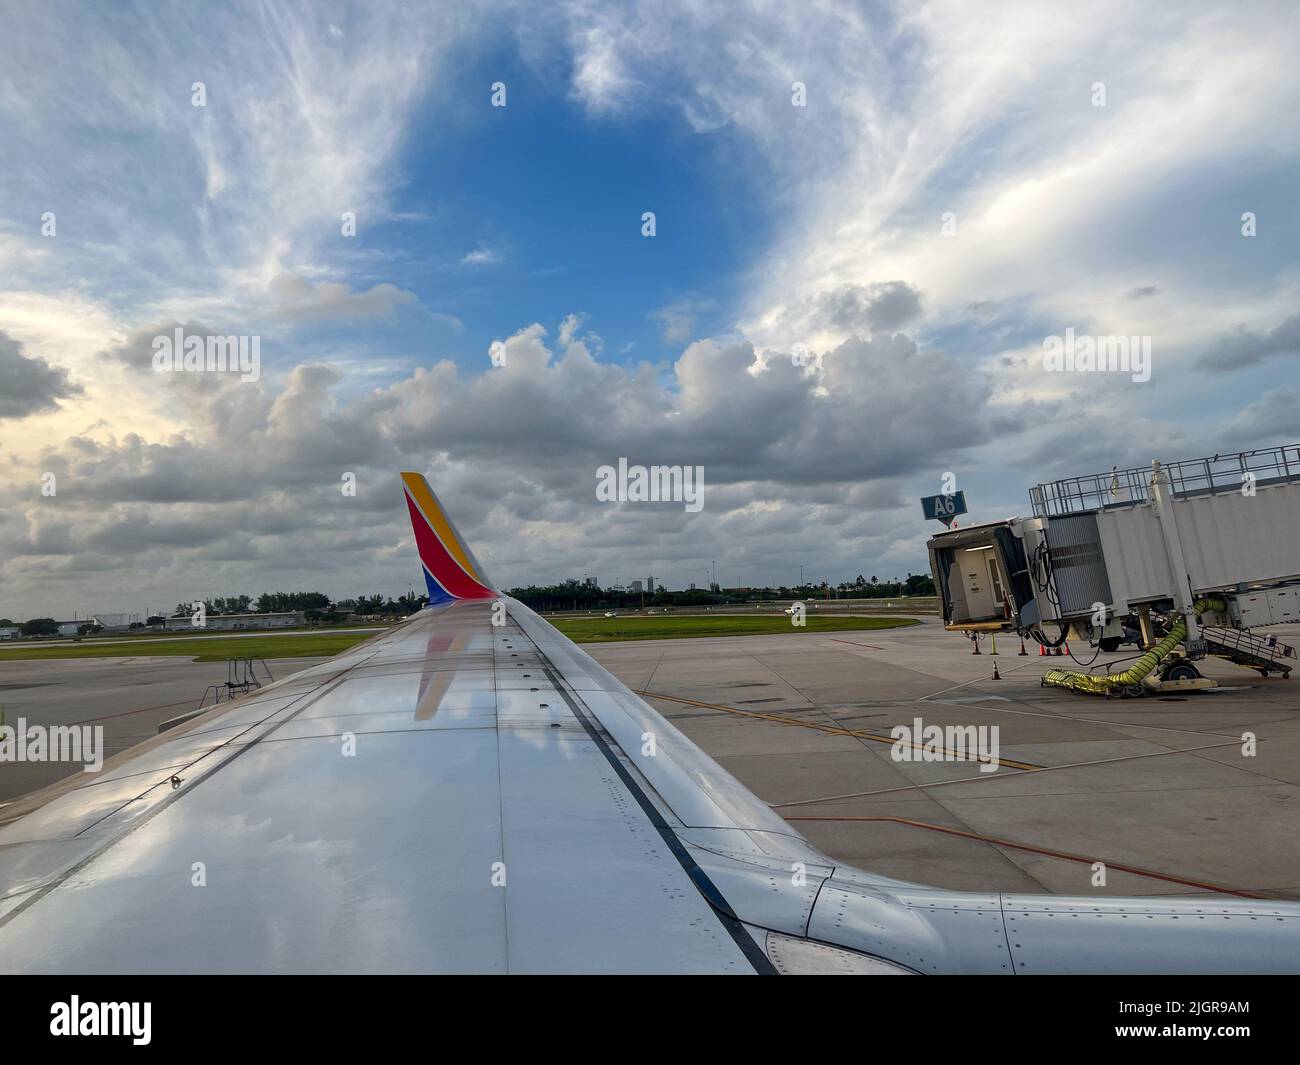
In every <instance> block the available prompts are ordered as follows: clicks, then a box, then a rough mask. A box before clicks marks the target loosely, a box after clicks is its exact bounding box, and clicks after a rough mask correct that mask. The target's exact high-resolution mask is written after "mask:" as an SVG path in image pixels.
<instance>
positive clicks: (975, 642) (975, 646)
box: [970, 636, 980, 655]
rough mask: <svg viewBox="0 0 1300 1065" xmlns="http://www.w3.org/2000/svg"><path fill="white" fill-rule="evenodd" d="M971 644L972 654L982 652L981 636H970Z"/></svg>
mask: <svg viewBox="0 0 1300 1065" xmlns="http://www.w3.org/2000/svg"><path fill="white" fill-rule="evenodd" d="M970 645H971V654H973V655H977V654H979V653H980V638H979V637H978V636H972V637H971V638H970Z"/></svg>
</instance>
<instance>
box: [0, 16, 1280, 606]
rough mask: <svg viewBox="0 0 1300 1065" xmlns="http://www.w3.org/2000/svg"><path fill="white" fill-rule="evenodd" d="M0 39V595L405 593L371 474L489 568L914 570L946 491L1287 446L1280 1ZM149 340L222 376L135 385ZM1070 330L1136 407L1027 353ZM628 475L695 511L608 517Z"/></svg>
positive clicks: (399, 537) (537, 575)
mask: <svg viewBox="0 0 1300 1065" xmlns="http://www.w3.org/2000/svg"><path fill="white" fill-rule="evenodd" d="M9 21H10V24H9V25H8V26H7V32H6V36H5V39H4V40H3V41H0V139H2V140H3V143H5V145H6V166H5V167H4V168H3V169H2V170H0V491H3V492H4V493H5V497H6V499H7V501H8V502H9V504H10V505H9V506H7V507H5V508H3V511H2V512H0V616H5V615H10V616H14V615H18V614H22V613H30V612H33V611H38V612H41V613H57V614H64V613H71V612H72V611H74V610H77V611H87V610H93V609H100V610H110V609H111V610H138V609H143V608H146V607H158V606H170V605H173V604H174V603H175V602H177V601H179V600H180V599H183V598H186V597H195V596H198V595H232V594H240V593H245V592H247V593H250V594H256V593H257V592H260V591H262V590H265V589H266V588H270V587H277V588H287V587H290V586H292V587H313V588H317V587H318V588H321V589H322V590H325V591H327V592H330V593H332V594H337V595H347V594H357V593H369V592H371V591H385V592H392V591H401V590H404V589H405V588H406V586H407V585H408V583H409V581H410V576H411V574H412V572H415V573H416V575H417V576H418V570H415V569H414V567H415V561H414V553H413V550H412V549H411V547H410V544H409V542H408V540H409V537H408V533H407V531H406V529H405V527H404V525H405V517H404V514H403V512H402V510H401V506H400V503H401V493H400V488H399V487H398V484H397V479H396V474H397V472H398V471H399V470H400V469H403V468H410V469H419V470H421V471H423V472H426V473H428V474H429V476H430V479H431V480H432V482H433V483H434V485H435V487H436V488H437V489H438V491H439V492H440V494H441V495H442V496H443V498H444V500H445V502H446V503H447V505H448V506H449V508H450V509H451V510H452V512H453V514H455V515H457V516H458V518H459V521H460V523H461V525H462V528H463V531H464V532H465V534H466V536H467V537H468V538H469V539H470V540H471V542H472V543H474V544H475V547H476V551H477V553H478V554H479V556H480V558H482V559H483V560H484V562H485V564H486V565H487V566H488V567H489V570H490V571H491V572H492V573H493V575H494V576H495V577H496V578H497V580H498V581H499V582H500V583H502V584H504V585H512V584H516V583H521V582H528V581H537V582H550V581H554V580H558V579H562V578H564V577H566V576H570V575H577V574H580V573H582V572H592V573H595V574H596V575H598V576H599V577H600V578H601V579H602V580H605V581H607V582H611V583H612V582H613V581H615V580H626V579H628V578H630V577H633V576H638V575H639V576H644V575H646V574H647V573H650V572H653V573H655V574H656V576H659V577H660V578H661V579H663V580H666V581H667V582H668V583H669V584H670V585H684V584H685V583H687V582H688V581H690V580H699V579H700V576H701V574H702V573H703V572H704V571H705V570H706V569H707V568H708V566H709V565H710V564H711V561H712V560H713V559H718V560H719V569H720V570H721V571H723V572H724V573H729V574H732V575H733V576H731V577H729V578H728V580H729V581H730V580H739V581H741V582H743V583H755V582H759V581H767V580H778V581H793V580H794V579H795V578H796V577H797V574H798V568H799V566H800V565H801V564H802V565H804V566H805V569H806V571H807V570H809V569H812V570H815V571H817V572H818V573H819V575H820V576H825V577H827V578H830V579H832V580H839V579H847V578H851V577H854V576H856V575H857V574H858V573H866V574H868V575H870V574H872V573H875V574H877V575H878V576H881V577H886V576H894V575H900V576H901V575H902V574H904V573H906V572H909V571H913V572H915V571H919V570H923V569H924V567H925V565H926V557H925V548H924V544H925V540H926V538H927V536H928V535H929V534H930V532H931V531H932V530H931V529H929V528H927V527H926V526H925V524H924V522H923V521H922V520H921V519H920V516H919V515H920V508H919V504H918V502H917V498H918V497H919V496H921V495H926V494H931V493H934V492H937V491H939V485H940V483H941V480H942V478H943V476H944V474H945V473H953V474H954V475H955V476H957V478H958V484H959V487H962V488H964V489H965V490H966V492H967V497H968V499H969V500H970V502H971V506H972V515H971V517H972V519H986V518H994V517H1002V516H1008V515H1011V514H1015V513H1018V512H1023V511H1024V510H1025V509H1026V506H1027V502H1026V490H1027V489H1028V487H1029V486H1030V485H1032V484H1034V483H1036V482H1038V481H1039V480H1043V479H1048V478H1051V477H1056V476H1066V475H1072V474H1081V473H1088V472H1093V471H1094V470H1096V469H1109V468H1110V467H1111V466H1112V465H1115V464H1120V465H1128V464H1145V463H1148V462H1149V461H1150V460H1151V459H1152V458H1154V457H1162V458H1166V459H1177V458H1187V457H1194V456H1198V455H1201V454H1205V453H1213V452H1215V451H1220V450H1225V449H1229V448H1240V447H1252V446H1268V445H1274V444H1283V443H1295V442H1296V440H1297V439H1300V421H1298V420H1297V418H1296V415H1295V410H1296V400H1297V398H1298V397H1297V392H1298V390H1297V388H1296V386H1295V385H1294V383H1293V379H1294V366H1295V358H1296V355H1297V353H1298V350H1297V349H1300V318H1298V317H1297V315H1298V314H1300V306H1297V293H1298V292H1300V268H1298V265H1297V261H1296V256H1295V248H1296V247H1297V236H1298V235H1300V203H1297V200H1296V197H1295V195H1294V188H1295V180H1294V176H1295V173H1296V166H1297V162H1298V161H1300V160H1297V155H1298V154H1300V129H1297V125H1300V120H1298V119H1297V115H1300V107H1298V106H1297V105H1298V104H1300V79H1297V78H1296V77H1295V75H1294V74H1293V73H1292V70H1291V67H1292V63H1291V57H1292V56H1293V55H1294V52H1295V48H1296V45H1297V44H1298V43H1300V27H1298V26H1297V21H1298V20H1297V16H1296V13H1295V11H1294V8H1293V6H1292V5H1289V4H1283V3H1256V4H1246V5H1240V6H1238V7H1235V8H1233V9H1232V10H1231V11H1227V10H1220V9H1219V8H1217V7H1216V6H1214V5H1209V4H1205V5H1199V4H1192V5H1186V6H1180V8H1179V9H1178V10H1177V11H1174V10H1168V11H1166V10H1156V11H1141V10H1135V9H1133V8H1132V7H1131V5H1127V4H1120V3H1105V2H1100V3H1093V4H1084V5H1072V6H1070V7H1069V8H1068V9H1067V8H1048V7H1045V6H1044V5H1040V4H1023V5H1022V4H998V5H992V6H989V7H980V6H978V5H970V4H962V3H956V2H952V3H949V2H943V0H929V2H924V3H920V2H918V3H895V4H870V5H868V4H856V3H825V4H815V5H812V6H810V7H806V8H805V7H801V8H800V9H799V10H795V9H793V8H790V9H787V8H785V7H782V6H780V5H773V4H768V3H753V4H738V5H734V6H728V7H727V8H725V9H723V8H720V7H719V6H717V5H711V4H705V3H691V2H688V0H681V2H674V3H666V4H664V3H650V2H646V3H634V2H629V3H623V4H596V3H588V2H586V0H567V2H565V3H562V4H559V5H551V4H548V5H536V4H530V3H523V2H517V3H508V4H504V5H501V4H488V3H484V4H457V5H451V4H446V3H420V4H411V5H396V4H377V5H364V6H363V5H353V4H343V3H318V4H311V5H302V4H279V5H273V6H268V5H254V4H216V5H206V6H204V7H202V8H199V7H194V6H190V5H182V4H161V5H160V4H152V3H151V4H138V5H136V4H126V3H124V4H120V5H113V6H112V7H108V8H105V7H102V6H100V5H89V4H75V3H63V4H54V5H47V6H43V7H39V8H37V7H27V8H22V9H20V10H18V11H16V12H15V13H14V14H13V16H12V17H11V19H10V20H9ZM196 82H202V83H203V86H204V92H205V100H204V106H202V107H195V106H194V101H193V99H192V86H193V85H194V83H196ZM496 82H503V83H504V84H505V86H506V93H507V103H506V106H505V107H493V106H492V105H491V95H492V85H493V84H494V83H496ZM1098 85H1101V86H1103V87H1104V101H1103V102H1102V103H1101V104H1100V105H1099V104H1098V93H1097V87H1098ZM798 86H802V87H803V89H802V92H803V96H804V104H805V105H804V106H796V105H795V99H796V89H797V87H798ZM345 211H352V212H355V213H356V218H357V235H356V236H355V237H346V236H344V235H342V233H341V232H340V222H341V215H342V213H343V212H345ZM645 211H653V212H655V215H656V222H657V233H656V235H655V236H654V237H653V238H646V237H643V236H642V235H641V216H642V213H643V212H645ZM47 213H49V214H52V215H53V216H54V217H55V218H56V219H57V226H56V230H57V231H56V232H54V233H46V232H43V219H44V218H45V217H46V215H47ZM1247 213H1250V214H1253V216H1254V218H1255V232H1254V235H1253V236H1248V235H1245V234H1244V233H1243V216H1244V215H1245V214H1247ZM948 218H952V219H954V220H955V228H953V229H951V230H949V229H945V227H944V221H945V219H948ZM178 323H180V324H183V325H184V326H185V327H186V328H187V329H190V330H192V331H197V332H207V333H213V334H236V335H256V336H258V337H260V338H261V342H262V355H263V366H262V375H261V377H260V379H259V380H257V381H253V382H245V383H237V382H232V381H230V380H227V379H216V378H212V377H203V376H202V375H200V376H198V377H191V376H189V375H183V374H181V375H161V376H160V375H159V374H157V373H156V372H154V371H153V369H152V367H151V365H150V362H149V353H150V345H151V342H152V340H153V338H154V337H156V336H158V335H160V334H165V333H166V332H167V331H168V330H170V329H172V328H174V327H175V325H176V324H178ZM1071 328H1072V329H1074V330H1075V331H1076V332H1079V333H1089V334H1092V335H1096V336H1107V335H1124V336H1144V337H1149V338H1150V341H1151V347H1152V351H1153V357H1152V373H1151V380H1150V381H1149V382H1146V383H1136V382H1134V381H1133V380H1132V379H1131V378H1130V377H1129V376H1126V375H1124V374H1097V375H1082V376H1080V375H1070V374H1060V373H1051V372H1047V371H1046V370H1045V369H1044V365H1043V362H1042V358H1041V355H1042V351H1043V345H1044V342H1045V339H1046V338H1048V337H1051V336H1053V335H1063V334H1064V333H1065V332H1066V330H1067V329H1071ZM797 346H802V349H806V350H807V351H808V352H809V353H810V354H811V356H812V360H811V365H808V366H806V367H798V366H795V365H794V363H793V361H792V359H791V353H792V352H793V351H795V350H796V348H797ZM494 350H495V351H497V352H498V353H504V355H505V359H504V364H503V365H494V363H493V361H492V358H491V353H492V352H493V351H494ZM619 457H626V458H628V459H629V461H631V462H633V463H643V464H647V465H650V464H655V463H687V464H691V465H697V464H698V465H702V466H703V467H704V469H705V482H706V484H707V486H708V489H707V496H706V500H707V502H706V505H705V507H704V509H703V510H702V511H701V512H699V513H698V514H691V513H686V512H684V511H683V510H682V508H681V507H673V506H662V505H654V506H646V505H642V506H636V505H632V504H623V505H608V504H601V503H599V502H598V501H597V500H596V499H595V497H594V491H593V483H594V478H595V470H596V469H597V468H598V467H599V466H600V465H603V464H605V463H612V462H616V461H617V459H618V458H619ZM347 472H352V473H355V474H356V475H357V480H358V485H359V491H358V494H357V496H356V497H355V498H350V499H348V498H344V497H341V496H340V494H339V491H338V488H337V485H338V483H339V480H340V477H341V475H342V474H343V473H347ZM46 473H53V474H55V475H56V477H57V480H58V484H59V486H60V488H59V491H58V493H57V495H55V496H52V497H50V496H43V495H41V493H40V485H41V483H42V480H41V479H42V476H43V475H44V474H46Z"/></svg>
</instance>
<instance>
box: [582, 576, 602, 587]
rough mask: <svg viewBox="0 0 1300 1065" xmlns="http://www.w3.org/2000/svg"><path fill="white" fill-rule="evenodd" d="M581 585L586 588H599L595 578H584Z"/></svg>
mask: <svg viewBox="0 0 1300 1065" xmlns="http://www.w3.org/2000/svg"><path fill="white" fill-rule="evenodd" d="M582 583H583V584H585V585H586V586H587V587H588V588H599V587H600V585H599V584H598V583H597V581H596V578H595V577H585V578H584V579H583V582H582Z"/></svg>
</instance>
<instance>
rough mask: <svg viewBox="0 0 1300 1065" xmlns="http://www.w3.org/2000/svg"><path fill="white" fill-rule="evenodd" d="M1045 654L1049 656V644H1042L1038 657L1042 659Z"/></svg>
mask: <svg viewBox="0 0 1300 1065" xmlns="http://www.w3.org/2000/svg"><path fill="white" fill-rule="evenodd" d="M1045 654H1047V644H1045V643H1040V644H1039V645H1038V657H1039V658H1042V657H1043V656H1044V655H1045Z"/></svg>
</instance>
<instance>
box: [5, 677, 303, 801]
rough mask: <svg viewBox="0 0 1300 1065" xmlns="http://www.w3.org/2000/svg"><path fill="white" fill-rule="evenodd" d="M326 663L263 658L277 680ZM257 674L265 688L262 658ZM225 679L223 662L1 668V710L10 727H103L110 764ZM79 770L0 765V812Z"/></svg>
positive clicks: (49, 764)
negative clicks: (23, 723) (21, 724)
mask: <svg viewBox="0 0 1300 1065" xmlns="http://www.w3.org/2000/svg"><path fill="white" fill-rule="evenodd" d="M323 661H326V660H325V659H323V658H284V659H272V658H268V659H267V660H266V666H267V668H268V669H269V670H270V671H271V676H272V677H273V678H274V679H275V680H279V679H280V678H281V677H286V676H288V675H290V674H291V673H296V672H297V671H298V670H300V669H306V668H307V667H308V666H314V665H316V664H317V663H319V662H323ZM256 668H257V673H258V676H259V677H260V678H262V680H263V682H265V677H264V675H263V673H262V663H261V660H259V661H258V665H257V667H256ZM226 678H227V665H226V663H225V662H195V661H193V660H191V659H188V658H181V657H167V656H164V655H153V656H149V657H144V656H139V657H134V658H49V659H42V660H38V661H32V662H0V709H2V710H3V711H4V717H5V722H6V723H7V724H9V725H14V724H16V722H17V721H18V719H19V718H20V717H21V718H23V719H25V720H26V722H27V724H29V725H100V726H102V727H103V729H104V733H103V736H104V750H103V752H102V753H103V757H104V758H111V757H112V756H113V755H115V754H120V753H121V752H122V751H124V750H126V749H127V748H128V747H134V746H135V745H136V744H137V743H142V742H143V741H144V740H147V739H150V738H152V737H154V736H156V735H158V725H159V723H160V722H163V721H166V720H167V719H168V718H170V717H175V716H176V715H177V714H183V713H185V712H186V711H187V710H193V709H195V708H196V707H197V706H198V705H199V701H200V700H201V699H203V697H204V693H205V692H206V691H207V689H208V686H209V685H212V684H224V683H225V682H226ZM208 701H209V702H211V701H212V696H211V695H210V694H209V695H208ZM81 771H82V769H81V766H80V765H76V764H72V765H70V764H68V763H66V762H4V763H0V807H2V806H3V804H4V803H7V802H10V801H12V800H13V799H16V798H17V797H18V796H20V795H26V794H27V793H28V792H29V791H35V790H36V789H37V788H43V787H45V786H46V785H47V784H53V783H54V782H55V781H57V780H60V779H62V778H63V777H65V776H67V775H68V774H69V773H79V772H81Z"/></svg>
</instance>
